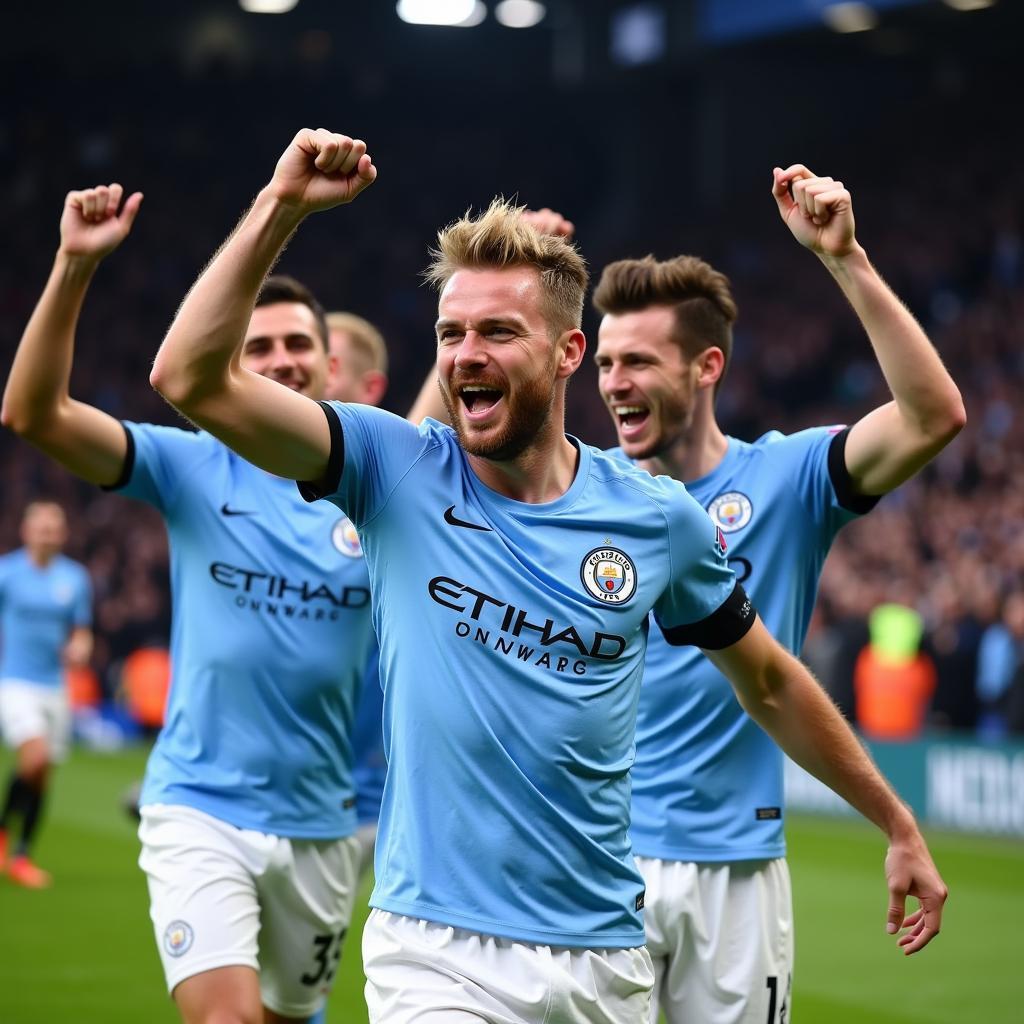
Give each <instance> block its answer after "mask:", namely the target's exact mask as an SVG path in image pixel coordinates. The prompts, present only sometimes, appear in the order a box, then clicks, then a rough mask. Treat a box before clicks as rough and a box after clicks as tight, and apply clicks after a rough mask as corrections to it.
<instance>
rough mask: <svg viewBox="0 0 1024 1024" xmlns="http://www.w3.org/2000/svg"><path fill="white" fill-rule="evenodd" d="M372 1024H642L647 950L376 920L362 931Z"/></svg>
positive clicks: (396, 918) (379, 915) (373, 915)
mask: <svg viewBox="0 0 1024 1024" xmlns="http://www.w3.org/2000/svg"><path fill="white" fill-rule="evenodd" d="M363 968H364V970H365V971H366V1003H367V1006H368V1007H369V1010H370V1020H371V1022H372V1024H385V1022H386V1024H470V1022H473V1024H480V1022H481V1021H487V1022H488V1024H646V1021H647V1018H648V1015H649V1013H650V1010H649V1006H650V1000H651V986H652V984H653V982H654V972H653V970H652V968H651V958H650V957H649V956H648V955H647V950H646V949H645V948H644V947H643V946H638V947H637V948H635V949H569V948H566V947H563V946H534V945H531V944H529V943H523V942H514V941H512V940H511V939H499V938H496V937H494V936H491V935H480V934H478V933H477V932H471V931H465V930H463V929H462V928H452V927H450V926H449V925H444V924H434V923H433V922H430V921H421V920H419V919H417V918H412V917H404V916H402V915H399V914H391V913H388V912H387V911H385V910H372V911H371V912H370V917H369V919H368V920H367V922H366V925H365V927H364V928H363Z"/></svg>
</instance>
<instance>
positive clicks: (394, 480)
mask: <svg viewBox="0 0 1024 1024" xmlns="http://www.w3.org/2000/svg"><path fill="white" fill-rule="evenodd" d="M320 404H321V406H322V407H323V410H324V414H325V415H326V416H327V420H328V423H329V425H330V428H331V455H330V457H329V459H328V470H327V474H326V475H325V477H324V479H323V481H321V482H320V483H319V484H311V483H302V482H300V483H299V491H300V492H301V494H302V496H303V497H304V498H305V499H306V500H307V501H316V500H317V499H318V498H326V499H327V500H328V501H330V502H332V503H333V504H335V505H337V506H338V507H339V508H341V509H344V511H345V514H346V515H348V516H349V518H350V519H351V520H352V522H353V523H354V524H355V526H356V528H357V529H358V528H359V527H361V526H362V525H363V524H365V523H366V522H368V521H369V520H370V519H372V518H373V517H374V516H375V515H377V513H378V512H379V511H380V510H381V509H382V508H383V507H384V505H385V504H386V502H387V500H388V498H389V497H390V495H391V493H392V491H393V490H394V489H395V487H396V486H397V485H398V483H399V482H400V481H401V479H402V477H404V476H405V474H406V473H407V472H408V471H409V469H410V468H411V467H412V466H413V465H414V463H415V462H416V461H417V459H419V457H420V456H421V455H422V454H423V453H424V452H425V451H427V450H428V449H429V448H430V447H431V446H432V442H434V443H436V439H435V438H434V436H433V435H434V434H435V432H436V430H437V429H439V424H436V423H434V421H433V420H426V421H425V422H424V425H423V426H422V427H418V428H417V427H415V426H413V425H412V424H411V423H410V422H409V421H408V420H405V419H402V417H400V416H396V415H395V414H394V413H390V412H386V411H385V410H383V409H376V408H374V407H372V406H368V405H357V404H354V403H350V402H321V403H320ZM339 452H340V454H339Z"/></svg>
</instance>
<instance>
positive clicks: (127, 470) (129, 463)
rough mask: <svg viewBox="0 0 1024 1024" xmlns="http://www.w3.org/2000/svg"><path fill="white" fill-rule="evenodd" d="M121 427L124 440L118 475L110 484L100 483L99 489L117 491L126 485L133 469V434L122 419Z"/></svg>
mask: <svg viewBox="0 0 1024 1024" xmlns="http://www.w3.org/2000/svg"><path fill="white" fill-rule="evenodd" d="M121 429H122V430H123V431H124V440H125V449H124V464H123V465H122V466H121V473H120V475H119V476H118V478H117V479H116V480H115V481H114V482H113V483H112V484H100V490H101V491H119V490H121V488H122V487H127V486H128V481H129V480H131V478H132V473H133V472H134V471H135V435H134V434H133V433H132V432H131V431H130V430H129V429H128V426H127V424H126V423H124V422H123V421H122V422H121Z"/></svg>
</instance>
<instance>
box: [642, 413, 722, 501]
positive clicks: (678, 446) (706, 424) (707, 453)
mask: <svg viewBox="0 0 1024 1024" xmlns="http://www.w3.org/2000/svg"><path fill="white" fill-rule="evenodd" d="M728 450H729V439H728V438H727V437H726V436H725V434H723V433H722V429H721V427H719V425H718V421H717V420H716V419H715V411H714V408H712V407H711V406H710V405H708V406H707V407H706V408H697V409H695V410H694V414H693V421H692V422H691V423H690V425H689V426H688V427H687V428H686V429H685V430H684V431H682V433H681V434H680V435H679V437H678V438H677V439H676V441H675V442H674V443H673V444H672V445H671V446H670V447H668V448H666V449H665V451H663V452H660V453H659V454H658V455H655V456H654V457H653V458H650V459H642V460H640V465H641V466H642V467H643V468H644V469H646V470H647V472H648V473H651V474H652V475H655V476H670V477H672V478H673V479H675V480H682V481H683V483H686V482H688V481H690V480H699V479H700V478H701V477H702V476H707V475H708V473H710V472H712V471H713V470H715V469H716V468H717V467H718V466H719V464H720V463H721V461H722V459H724V458H725V454H726V452H727V451H728Z"/></svg>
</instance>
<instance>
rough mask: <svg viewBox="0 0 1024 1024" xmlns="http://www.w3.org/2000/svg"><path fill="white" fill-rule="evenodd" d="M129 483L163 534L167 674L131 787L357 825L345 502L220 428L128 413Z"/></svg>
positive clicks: (364, 585) (318, 832) (352, 593)
mask: <svg viewBox="0 0 1024 1024" xmlns="http://www.w3.org/2000/svg"><path fill="white" fill-rule="evenodd" d="M125 429H126V430H127V433H128V437H129V438H130V439H131V440H130V445H129V456H128V459H127V461H126V466H125V479H124V480H123V481H122V482H121V486H120V487H119V488H118V489H119V490H120V491H121V492H122V493H124V494H127V495H130V496H132V497H135V498H140V499H141V500H143V501H146V502H149V503H150V504H152V505H154V506H155V507H156V508H157V509H158V510H159V511H160V512H161V513H162V515H163V517H164V520H165V521H166V523H167V531H168V535H169V539H170V549H171V593H172V598H173V602H174V607H173V617H172V625H171V664H172V681H171V691H170V696H169V699H168V705H167V718H166V723H165V725H164V728H163V729H162V730H161V732H160V735H159V737H158V739H157V742H156V745H155V747H154V748H153V753H152V755H151V756H150V759H149V765H148V766H147V769H146V778H145V782H144V784H143V788H142V796H141V800H140V803H141V804H143V805H146V804H155V803H164V804H185V805H187V806H189V807H195V808H197V809H198V810H200V811H204V812H205V813H207V814H211V815H213V816H214V817H217V818H220V819H221V820H222V821H226V822H228V823H230V824H232V825H235V826H237V827H239V828H250V829H256V830H259V831H261V832H266V833H271V834H274V835H282V836H291V837H299V838H314V839H328V838H334V837H340V836H345V835H349V834H351V833H352V832H353V831H354V829H355V825H356V812H355V790H354V786H353V782H352V760H353V756H352V725H353V719H354V715H355V704H356V700H357V698H358V691H359V687H360V684H361V681H362V678H363V671H364V667H365V664H366V659H367V656H368V654H369V650H370V646H371V642H372V628H371V624H370V591H369V582H368V577H367V572H366V564H365V561H364V559H363V556H362V549H361V548H360V546H359V539H358V536H357V534H356V532H355V529H354V528H353V527H352V524H351V523H350V522H349V521H348V520H347V518H346V517H345V516H344V515H343V514H342V513H340V512H339V511H338V510H337V509H334V508H331V507H330V506H328V505H326V504H324V505H321V506H310V505H307V504H306V502H304V501H303V500H302V499H301V498H300V497H299V495H298V494H296V492H295V484H294V483H293V482H292V481H289V480H283V479H281V478H280V477H275V476H272V475H270V474H269V473H264V472H263V471H262V470H260V469H257V468H255V467H254V466H252V465H251V464H250V463H248V462H246V461H245V460H244V459H242V458H240V457H239V456H237V455H235V454H234V453H233V452H232V451H230V450H229V449H228V448H227V447H225V446H224V445H223V444H221V442H220V441H218V440H217V439H216V438H214V437H212V436H210V435H209V434H206V433H192V432H190V431H186V430H178V429H174V428H170V427H155V426H148V425H139V424H135V423H130V424H126V425H125Z"/></svg>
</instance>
